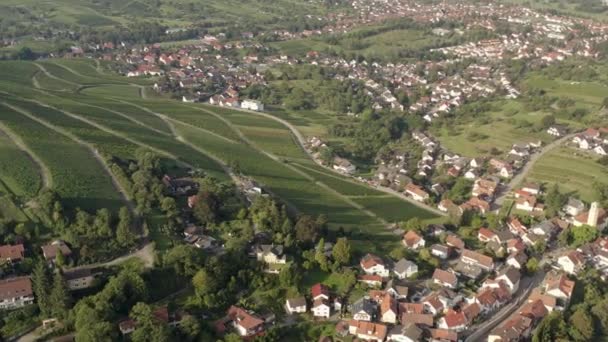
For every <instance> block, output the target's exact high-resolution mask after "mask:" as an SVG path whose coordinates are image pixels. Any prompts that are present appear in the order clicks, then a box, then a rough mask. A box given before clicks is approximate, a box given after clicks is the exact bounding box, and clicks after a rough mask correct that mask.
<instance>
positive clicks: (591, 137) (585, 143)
mask: <svg viewBox="0 0 608 342" xmlns="http://www.w3.org/2000/svg"><path fill="white" fill-rule="evenodd" d="M572 143H573V144H575V145H576V146H577V147H578V148H579V149H581V150H585V151H593V152H594V153H595V154H597V155H600V156H606V155H608V127H602V128H599V129H595V128H587V129H586V130H585V131H584V132H582V133H580V134H577V135H575V136H574V137H573V138H572Z"/></svg>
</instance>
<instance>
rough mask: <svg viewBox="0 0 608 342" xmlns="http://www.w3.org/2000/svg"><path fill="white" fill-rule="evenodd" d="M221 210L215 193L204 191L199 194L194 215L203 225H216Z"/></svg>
mask: <svg viewBox="0 0 608 342" xmlns="http://www.w3.org/2000/svg"><path fill="white" fill-rule="evenodd" d="M219 209H220V201H219V198H218V197H217V195H216V194H215V193H213V192H210V191H207V190H202V191H200V192H199V193H198V195H197V201H196V204H195V205H194V208H193V213H194V217H196V218H197V219H198V220H199V221H200V222H201V223H202V224H211V223H215V221H216V219H217V216H218V214H219Z"/></svg>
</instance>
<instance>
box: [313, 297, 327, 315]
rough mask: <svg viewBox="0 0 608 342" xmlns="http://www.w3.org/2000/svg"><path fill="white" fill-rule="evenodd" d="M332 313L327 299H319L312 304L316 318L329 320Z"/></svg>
mask: <svg viewBox="0 0 608 342" xmlns="http://www.w3.org/2000/svg"><path fill="white" fill-rule="evenodd" d="M330 313H331V307H330V306H329V302H328V301H327V300H325V299H317V300H315V301H314V303H313V304H312V315H313V316H315V317H325V318H329V315H330Z"/></svg>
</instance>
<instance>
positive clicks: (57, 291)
mask: <svg viewBox="0 0 608 342" xmlns="http://www.w3.org/2000/svg"><path fill="white" fill-rule="evenodd" d="M59 254H61V253H59ZM69 303H70V296H69V294H68V291H67V289H66V286H65V282H64V280H63V276H62V275H61V274H60V273H59V272H56V273H55V275H54V276H53V288H52V289H51V293H50V295H49V305H50V307H51V309H52V311H53V315H54V316H55V317H65V315H66V313H67V310H68V306H69Z"/></svg>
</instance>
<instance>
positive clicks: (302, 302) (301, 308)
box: [285, 297, 306, 314]
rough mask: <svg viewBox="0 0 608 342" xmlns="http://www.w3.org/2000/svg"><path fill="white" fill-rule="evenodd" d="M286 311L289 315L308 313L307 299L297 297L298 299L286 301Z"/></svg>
mask: <svg viewBox="0 0 608 342" xmlns="http://www.w3.org/2000/svg"><path fill="white" fill-rule="evenodd" d="M285 309H286V310H287V313H289V314H294V313H304V312H306V298H304V297H296V298H288V299H287V300H286V301H285Z"/></svg>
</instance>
